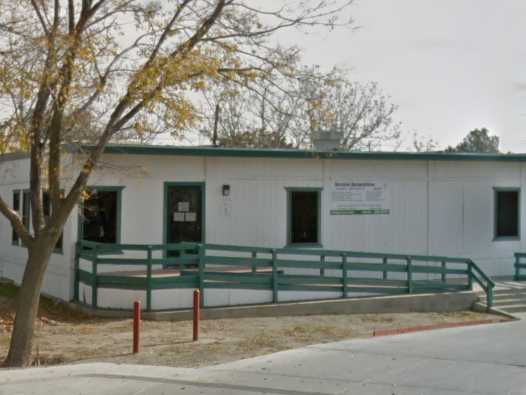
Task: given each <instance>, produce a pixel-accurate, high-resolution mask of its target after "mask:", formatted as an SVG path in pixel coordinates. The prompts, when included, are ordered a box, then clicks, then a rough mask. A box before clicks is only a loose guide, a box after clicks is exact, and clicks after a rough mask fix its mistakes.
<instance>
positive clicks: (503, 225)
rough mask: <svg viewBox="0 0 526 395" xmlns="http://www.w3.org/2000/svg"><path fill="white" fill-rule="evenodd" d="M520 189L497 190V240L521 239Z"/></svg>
mask: <svg viewBox="0 0 526 395" xmlns="http://www.w3.org/2000/svg"><path fill="white" fill-rule="evenodd" d="M519 215H520V191H519V189H496V190H495V238H496V239H499V238H519V235H520V231H519Z"/></svg>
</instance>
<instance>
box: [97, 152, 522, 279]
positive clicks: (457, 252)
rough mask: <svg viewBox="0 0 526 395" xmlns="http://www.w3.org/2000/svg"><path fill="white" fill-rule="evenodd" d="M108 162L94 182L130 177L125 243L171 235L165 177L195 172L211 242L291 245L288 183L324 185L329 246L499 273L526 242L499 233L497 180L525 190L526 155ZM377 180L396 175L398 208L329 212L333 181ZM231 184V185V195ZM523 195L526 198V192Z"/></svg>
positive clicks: (124, 181)
mask: <svg viewBox="0 0 526 395" xmlns="http://www.w3.org/2000/svg"><path fill="white" fill-rule="evenodd" d="M105 161H106V162H110V163H112V166H111V167H112V168H113V169H115V170H113V171H110V172H108V171H104V172H100V173H98V174H97V175H95V177H93V178H92V181H91V182H90V183H91V184H92V185H125V186H126V188H125V189H124V191H123V216H122V235H123V238H122V240H123V242H130V243H140V242H156V243H160V242H162V241H163V229H162V228H163V204H164V202H163V185H164V182H167V181H172V182H173V181H193V182H205V183H206V194H205V196H206V224H205V228H206V241H207V242H210V243H224V244H239V245H255V246H272V247H282V246H285V245H286V242H287V234H286V233H287V212H286V211H287V198H286V196H287V195H286V189H285V188H286V187H320V188H323V191H322V231H321V237H322V242H323V246H324V248H328V249H352V250H359V251H373V252H394V253H407V254H432V255H450V256H466V257H472V258H473V259H474V260H475V261H476V262H477V263H478V264H479V265H480V266H481V267H483V268H484V270H486V271H487V272H488V273H490V274H512V264H513V262H512V259H513V252H515V251H520V250H521V249H522V248H523V247H524V245H523V242H521V241H493V232H494V230H493V225H494V224H493V221H494V201H493V199H494V195H493V193H494V192H493V188H494V187H522V188H523V189H525V188H524V184H525V182H526V181H525V176H524V175H523V174H522V173H523V172H522V168H523V167H524V164H521V163H519V162H516V163H511V162H495V161H492V162H471V161H469V162H467V161H456V162H454V161H431V162H427V161H415V160H413V161H411V160H409V161H399V160H384V161H380V160H319V159H277V158H274V159H272V158H225V157H209V158H204V157H170V156H140V155H137V156H128V155H111V156H110V155H108V156H107V157H106V159H105ZM123 169H125V170H123ZM371 180H372V181H383V182H385V183H387V184H388V188H389V192H390V194H391V202H392V203H391V213H390V214H389V215H334V216H333V215H330V214H329V206H330V197H331V195H330V193H331V185H332V184H333V183H334V181H371ZM223 184H228V185H230V191H231V193H230V197H229V198H228V199H225V198H223V196H222V194H221V187H222V185H223ZM523 192H526V191H523ZM521 197H522V206H523V207H525V204H526V201H525V193H522V194H521ZM428 206H429V207H430V209H429V210H428ZM525 213H526V210H522V212H521V214H522V217H523V218H522V219H521V227H522V229H521V233H522V235H525V237H526V228H525V226H526V220H525V219H524V218H525V215H526V214H525Z"/></svg>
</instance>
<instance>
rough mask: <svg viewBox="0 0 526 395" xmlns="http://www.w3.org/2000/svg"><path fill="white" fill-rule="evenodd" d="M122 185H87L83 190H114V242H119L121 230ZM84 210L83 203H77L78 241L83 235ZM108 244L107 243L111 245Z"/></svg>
mask: <svg viewBox="0 0 526 395" xmlns="http://www.w3.org/2000/svg"><path fill="white" fill-rule="evenodd" d="M124 188H125V187H124V186H111V185H110V186H108V185H88V186H87V187H86V188H85V190H88V191H89V190H97V191H101V192H116V193H117V224H116V230H115V239H116V240H115V243H112V244H113V245H115V244H121V234H122V232H121V230H122V191H123V190H124ZM83 210H84V203H83V202H82V203H79V205H78V220H77V222H78V229H77V239H78V241H81V240H83V237H84V226H83V225H84V221H83V219H82V211H83ZM112 244H108V245H112Z"/></svg>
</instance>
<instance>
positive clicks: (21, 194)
mask: <svg viewBox="0 0 526 395" xmlns="http://www.w3.org/2000/svg"><path fill="white" fill-rule="evenodd" d="M46 192H48V191H47V190H44V189H43V190H42V205H43V203H44V193H46ZM12 193H13V195H14V194H15V193H18V207H19V211H17V212H18V215H19V216H20V218H21V219H22V221H23V220H24V201H25V196H28V198H27V204H28V206H27V211H28V213H27V224H26V223H24V226H25V227H26V228H27V229H28V231H30V232H31V230H32V227H33V223H32V218H31V216H32V214H31V212H32V207H31V189H27V188H26V189H13V191H12ZM13 202H14V199H13ZM42 208H44V207H42ZM50 210H51V207H50ZM23 222H24V221H23ZM12 231H13V232H14V229H13V230H12ZM60 237H61V238H62V240H61V243H60V247H58V248H57V247H55V248H53V251H52V253H53V254H63V253H64V230H63V231H62V234H61V236H60ZM11 245H13V246H16V247H24V248H27V247H26V246H25V245H24V244H23V243H22V240H21V239H20V237H18V238H17V241H16V242H15V241H14V240H13V239H11Z"/></svg>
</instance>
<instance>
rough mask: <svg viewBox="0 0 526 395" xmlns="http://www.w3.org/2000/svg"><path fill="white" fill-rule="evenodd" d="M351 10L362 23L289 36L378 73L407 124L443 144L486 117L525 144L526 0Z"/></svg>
mask: <svg viewBox="0 0 526 395" xmlns="http://www.w3.org/2000/svg"><path fill="white" fill-rule="evenodd" d="M353 17H354V19H355V22H356V25H357V26H359V27H360V28H359V29H358V30H356V31H354V32H351V31H348V30H338V31H335V32H331V33H323V34H322V35H318V36H313V35H309V36H298V37H295V35H289V36H288V39H291V40H293V41H295V40H296V39H297V41H298V42H297V43H298V44H299V45H300V46H301V47H302V48H304V50H305V51H306V53H305V62H306V63H315V64H320V65H322V66H331V65H333V64H336V65H339V66H344V67H347V68H350V69H351V71H352V74H351V75H352V78H353V79H355V80H359V81H378V82H379V83H380V85H381V87H382V88H383V89H384V91H385V92H386V93H387V94H389V95H390V96H391V97H392V101H393V102H394V103H396V104H398V105H399V106H400V109H399V111H398V115H397V116H398V119H399V120H400V121H402V122H403V126H404V129H405V130H406V131H407V132H408V133H409V134H412V133H413V132H418V133H420V134H422V135H426V136H429V137H432V138H433V139H435V140H436V141H438V142H439V143H440V145H441V146H445V145H449V144H451V145H453V144H456V143H458V142H459V141H460V140H461V139H462V137H463V136H464V135H465V134H466V133H467V132H469V131H470V130H471V129H474V128H477V127H487V128H489V129H490V130H491V131H492V132H493V133H495V134H498V135H499V136H500V137H501V148H502V149H504V150H506V151H508V150H510V151H515V152H521V151H522V152H526V127H525V122H526V0H500V1H495V0H356V4H355V5H354V12H353ZM409 140H410V139H409Z"/></svg>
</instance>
